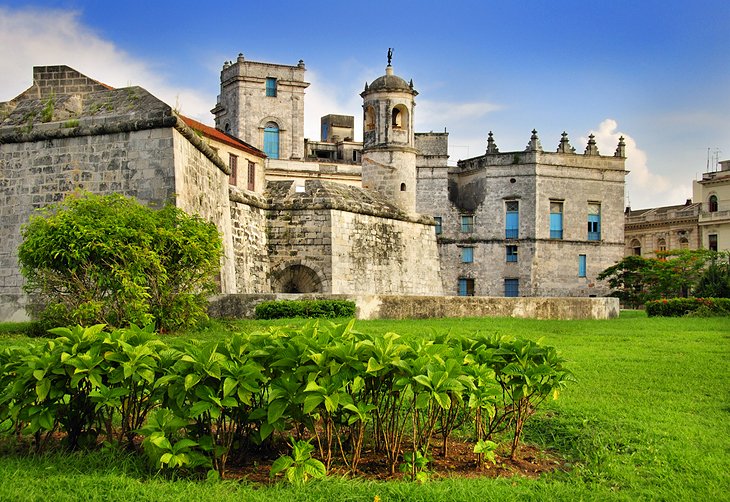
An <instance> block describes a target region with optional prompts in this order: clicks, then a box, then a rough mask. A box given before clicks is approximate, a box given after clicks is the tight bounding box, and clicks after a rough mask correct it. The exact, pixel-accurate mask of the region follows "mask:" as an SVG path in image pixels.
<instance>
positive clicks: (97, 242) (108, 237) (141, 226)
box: [18, 194, 221, 331]
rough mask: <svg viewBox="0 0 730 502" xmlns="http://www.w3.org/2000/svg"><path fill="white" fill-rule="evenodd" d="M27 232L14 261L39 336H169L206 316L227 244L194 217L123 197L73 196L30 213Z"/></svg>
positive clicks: (212, 227)
mask: <svg viewBox="0 0 730 502" xmlns="http://www.w3.org/2000/svg"><path fill="white" fill-rule="evenodd" d="M22 234H23V243H22V244H21V245H20V248H19V249H18V258H19V261H20V264H21V272H22V273H23V275H24V276H25V278H26V286H25V289H26V292H28V293H29V294H30V295H31V297H32V298H33V299H34V302H35V308H34V309H33V310H32V311H31V314H33V316H34V317H35V318H36V319H38V320H39V321H40V325H41V330H45V329H47V328H50V327H56V326H68V325H74V324H80V325H83V326H90V325H94V324H106V325H108V326H113V327H114V326H115V327H122V326H126V325H129V324H130V323H135V324H138V325H140V326H146V325H148V324H150V323H155V324H156V325H157V327H158V329H161V330H163V331H167V330H175V329H180V328H183V327H187V326H191V325H194V324H195V323H196V322H198V321H199V320H202V319H205V318H206V305H207V296H208V294H209V293H211V292H212V291H213V290H214V287H215V283H214V279H215V277H216V275H217V273H218V270H219V267H220V256H221V240H220V236H219V235H218V231H217V229H216V227H215V225H213V224H212V223H208V222H205V221H203V220H202V219H201V218H199V217H197V216H190V215H188V214H186V213H185V212H183V211H182V210H181V209H178V208H176V207H174V206H171V205H168V206H166V207H165V208H163V209H161V210H158V211H156V210H153V209H150V208H148V207H146V206H143V205H142V204H140V203H138V202H136V201H135V200H133V199H129V198H126V197H124V196H122V195H119V194H112V195H107V196H98V195H91V194H85V195H81V196H78V195H72V196H69V197H67V198H66V199H65V200H64V201H63V202H61V203H59V204H56V205H52V206H48V207H46V208H43V209H41V210H40V214H38V215H35V216H32V217H31V219H30V222H29V223H28V224H27V225H26V226H25V227H23V230H22Z"/></svg>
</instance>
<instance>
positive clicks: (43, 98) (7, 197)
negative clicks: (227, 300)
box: [0, 67, 266, 320]
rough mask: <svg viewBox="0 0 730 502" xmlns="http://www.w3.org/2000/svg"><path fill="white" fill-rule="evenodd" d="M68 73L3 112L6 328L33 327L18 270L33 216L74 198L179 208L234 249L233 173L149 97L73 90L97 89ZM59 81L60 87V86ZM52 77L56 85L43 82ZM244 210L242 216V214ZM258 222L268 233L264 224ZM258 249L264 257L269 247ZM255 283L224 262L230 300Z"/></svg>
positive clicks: (0, 258) (0, 183)
mask: <svg viewBox="0 0 730 502" xmlns="http://www.w3.org/2000/svg"><path fill="white" fill-rule="evenodd" d="M64 68H66V67H51V69H43V68H37V69H36V70H35V71H34V77H36V78H37V79H40V80H37V81H36V82H35V83H34V86H33V87H32V88H31V89H29V90H28V91H26V92H25V93H23V94H21V95H20V96H18V97H17V98H15V99H14V100H13V101H11V102H8V103H4V104H3V106H2V109H3V110H4V114H3V119H2V121H0V189H1V190H2V195H3V198H2V206H0V214H1V215H2V224H0V299H1V300H2V304H0V305H1V306H0V318H2V319H5V320H9V319H16V320H17V319H22V318H25V313H24V311H23V307H24V305H25V298H24V296H23V292H22V285H23V280H22V277H21V275H20V272H19V267H18V263H17V249H18V246H19V244H20V239H21V233H20V228H21V226H22V225H23V224H24V223H26V222H27V221H28V219H29V217H30V215H31V213H32V212H33V210H34V209H37V208H40V207H43V206H45V205H47V204H50V203H53V202H58V201H60V200H62V199H63V198H64V197H65V196H66V195H68V194H70V193H73V192H77V191H88V192H92V193H111V192H116V193H121V194H124V195H127V196H131V197H136V198H137V199H139V200H140V201H142V202H143V203H147V204H150V205H153V206H158V207H159V206H162V205H164V204H165V203H168V202H174V203H175V204H176V205H178V206H179V207H181V208H182V209H184V210H186V211H188V212H190V213H194V214H199V215H201V216H202V217H203V218H205V219H207V220H208V221H211V222H213V223H215V224H216V226H217V227H218V229H219V230H220V232H221V235H222V238H223V243H224V248H225V249H232V247H233V246H232V241H233V237H234V235H233V230H232V224H231V207H230V204H229V195H228V184H229V183H228V179H229V174H230V169H229V167H228V166H227V165H226V164H225V163H224V162H223V161H222V160H221V159H220V158H219V157H218V156H217V155H216V153H215V152H214V151H213V150H212V149H211V148H210V147H209V146H208V144H207V143H206V142H205V141H204V140H203V139H202V138H201V137H200V136H199V135H198V134H196V133H195V132H193V130H191V129H190V128H189V127H188V126H187V125H186V124H185V122H184V120H183V119H182V118H181V117H179V116H178V115H177V114H175V113H174V112H173V111H172V109H171V108H170V107H169V106H168V105H166V104H165V103H163V102H161V101H159V100H158V99H157V98H155V97H154V96H152V95H151V94H149V93H148V92H147V91H145V90H144V89H141V88H139V87H131V88H126V89H110V88H108V87H106V86H103V85H101V84H98V83H97V84H90V86H86V87H84V86H83V85H81V84H78V85H77V84H73V83H69V82H76V81H77V80H78V81H91V80H90V79H86V78H85V77H84V78H82V77H83V76H81V77H79V76H78V75H79V74H78V73H77V72H75V71H73V70H71V69H64ZM59 75H60V76H61V77H59V78H60V80H59V78H55V77H58V76H59ZM49 76H52V77H54V80H53V82H54V83H53V84H49V83H48V82H46V81H44V80H43V79H44V78H46V77H49ZM64 76H65V77H64ZM63 78H66V80H63ZM69 79H70V80H69ZM84 79H85V80H84ZM91 82H93V81H91ZM89 87H91V89H90V90H89ZM34 89H42V90H43V91H44V92H46V95H41V94H40V93H39V92H36V91H35V90H34ZM54 89H55V91H54ZM69 89H71V90H72V92H76V89H80V91H79V92H80V94H71V95H69V94H62V92H64V91H65V90H69ZM34 96H40V97H34ZM244 202H245V201H244ZM240 206H241V203H237V211H238V213H241V212H243V210H242V209H241V207H240ZM259 219H260V220H261V223H260V224H259V226H260V227H261V228H263V222H264V218H262V217H259ZM256 245H257V246H259V247H261V249H262V250H263V249H265V242H257V243H256ZM261 276H263V277H265V276H266V271H264V273H263V274H259V275H258V276H254V277H253V279H252V280H255V281H257V282H256V283H258V282H259V281H260V280H261V279H262V277H261ZM246 277H248V274H243V278H237V277H236V269H235V260H234V257H233V254H232V253H229V254H228V256H227V259H223V261H222V268H221V278H220V284H221V291H222V292H227V293H231V292H235V291H237V290H238V289H237V287H238V283H239V282H241V281H243V280H246V279H245V278H246ZM250 289H253V287H252V286H249V290H250ZM241 290H245V288H242V289H241Z"/></svg>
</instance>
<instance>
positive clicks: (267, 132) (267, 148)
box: [264, 122, 279, 159]
mask: <svg viewBox="0 0 730 502" xmlns="http://www.w3.org/2000/svg"><path fill="white" fill-rule="evenodd" d="M264 153H265V154H266V155H267V156H268V157H269V158H270V159H278V158H279V126H278V125H277V124H276V123H275V122H268V123H267V124H266V127H265V128H264Z"/></svg>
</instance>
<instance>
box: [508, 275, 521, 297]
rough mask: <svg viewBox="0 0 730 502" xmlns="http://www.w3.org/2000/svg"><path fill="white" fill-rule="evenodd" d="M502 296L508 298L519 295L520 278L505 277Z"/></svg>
mask: <svg viewBox="0 0 730 502" xmlns="http://www.w3.org/2000/svg"><path fill="white" fill-rule="evenodd" d="M504 296H506V297H508V298H512V297H517V296H520V280H519V279H505V280H504Z"/></svg>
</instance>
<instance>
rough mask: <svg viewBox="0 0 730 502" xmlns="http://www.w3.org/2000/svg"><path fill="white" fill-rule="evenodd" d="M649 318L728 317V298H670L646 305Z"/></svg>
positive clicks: (729, 299)
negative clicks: (686, 316)
mask: <svg viewBox="0 0 730 502" xmlns="http://www.w3.org/2000/svg"><path fill="white" fill-rule="evenodd" d="M646 314H647V315H648V316H649V317H654V316H663V317H680V316H685V315H695V316H699V317H712V316H726V315H730V298H670V299H665V300H653V301H650V302H647V303H646Z"/></svg>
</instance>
